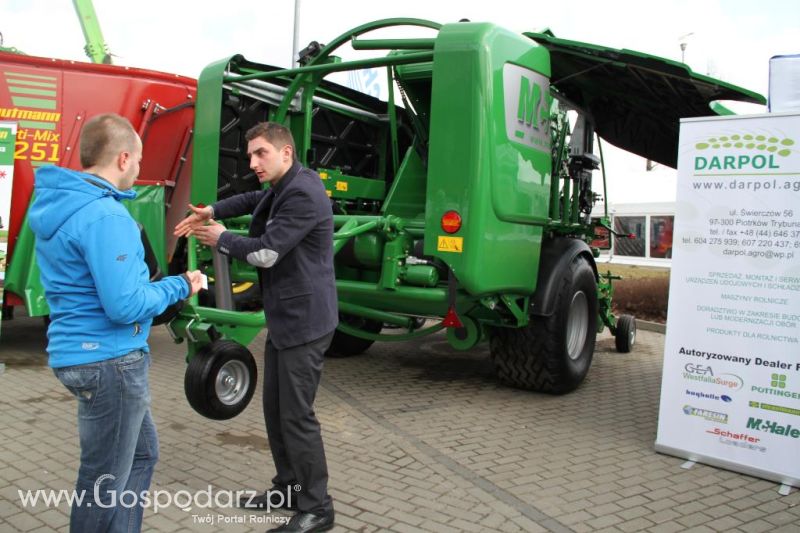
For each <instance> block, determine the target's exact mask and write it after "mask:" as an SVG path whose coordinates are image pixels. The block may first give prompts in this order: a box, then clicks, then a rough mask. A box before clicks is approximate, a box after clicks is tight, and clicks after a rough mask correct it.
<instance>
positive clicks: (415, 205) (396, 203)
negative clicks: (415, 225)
mask: <svg viewBox="0 0 800 533" xmlns="http://www.w3.org/2000/svg"><path fill="white" fill-rule="evenodd" d="M426 181H427V174H426V172H425V165H424V164H423V163H422V159H421V158H420V156H419V153H418V152H417V151H416V150H415V149H414V148H413V147H412V148H409V149H408V151H407V152H406V156H405V157H404V158H403V163H402V164H401V165H400V168H399V169H398V170H397V177H396V178H395V180H394V182H393V183H392V188H391V190H390V191H389V195H388V196H387V197H386V201H385V202H384V204H383V208H382V211H383V214H384V215H395V216H398V217H403V218H408V219H417V218H418V219H423V218H424V217H425V188H426Z"/></svg>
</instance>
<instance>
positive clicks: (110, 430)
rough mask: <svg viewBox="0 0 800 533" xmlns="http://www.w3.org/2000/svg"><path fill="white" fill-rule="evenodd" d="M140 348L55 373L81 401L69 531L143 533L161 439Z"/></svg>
mask: <svg viewBox="0 0 800 533" xmlns="http://www.w3.org/2000/svg"><path fill="white" fill-rule="evenodd" d="M149 367H150V356H149V355H148V354H146V353H144V352H142V351H140V350H136V351H133V352H131V353H129V354H127V355H124V356H122V357H117V358H115V359H109V360H106V361H100V362H98V363H91V364H87V365H75V366H68V367H63V368H55V369H53V372H54V373H55V375H56V377H58V379H59V380H60V381H61V383H63V384H64V386H65V387H67V389H69V391H70V392H71V393H72V394H74V395H75V397H76V398H77V399H78V434H79V437H80V444H81V465H80V470H79V471H78V481H77V483H76V485H75V489H76V491H77V493H78V497H80V495H81V494H82V493H83V495H84V497H83V501H82V502H81V503H80V504H79V503H78V502H77V500H76V501H75V502H73V504H72V513H71V516H70V532H72V533H79V532H80V533H94V532H106V531H107V532H114V533H116V532H132V531H136V532H138V531H141V529H142V514H143V511H144V508H143V507H142V506H141V505H140V504H141V502H142V498H141V493H142V491H147V490H148V489H149V487H150V480H151V479H152V477H153V469H154V467H155V464H156V462H157V461H158V436H157V435H156V427H155V425H154V424H153V418H152V417H151V415H150V387H149V385H148V378H147V371H148V369H149Z"/></svg>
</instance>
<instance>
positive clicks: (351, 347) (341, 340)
mask: <svg viewBox="0 0 800 533" xmlns="http://www.w3.org/2000/svg"><path fill="white" fill-rule="evenodd" d="M339 322H343V323H345V324H347V325H348V326H351V327H354V328H358V329H361V330H364V331H366V332H368V333H380V332H381V329H383V324H381V323H380V322H378V321H376V320H367V319H366V318H361V317H357V316H353V315H344V314H341V313H340V314H339ZM374 342H375V341H373V340H369V339H362V338H361V337H354V336H353V335H348V334H347V333H343V332H341V331H339V330H338V329H337V330H336V331H335V332H334V334H333V340H331V345H330V347H329V348H328V351H326V352H325V357H350V356H352V355H359V354H362V353H364V352H366V351H367V349H369V347H370V346H372V344H373V343H374Z"/></svg>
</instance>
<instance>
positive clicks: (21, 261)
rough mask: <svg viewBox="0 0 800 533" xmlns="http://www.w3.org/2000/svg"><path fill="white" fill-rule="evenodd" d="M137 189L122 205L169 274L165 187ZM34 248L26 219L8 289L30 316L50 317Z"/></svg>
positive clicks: (13, 260) (7, 271)
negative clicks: (145, 236) (135, 194)
mask: <svg viewBox="0 0 800 533" xmlns="http://www.w3.org/2000/svg"><path fill="white" fill-rule="evenodd" d="M134 189H135V190H136V193H137V197H136V199H135V200H133V201H125V202H123V204H125V207H126V208H127V209H128V211H129V212H130V213H131V215H132V216H133V218H134V219H136V220H137V221H138V222H140V223H141V224H142V225H143V226H144V228H145V231H146V232H147V237H148V239H149V240H150V245H151V246H152V248H153V253H155V255H156V258H157V259H158V264H159V267H161V271H162V272H164V273H166V272H167V264H166V252H165V234H164V188H163V187H160V186H157V185H143V186H138V185H137V186H135V187H134ZM32 201H33V198H31V202H32ZM35 246H36V237H35V236H34V234H33V232H32V231H31V228H30V226H29V225H28V217H27V216H26V217H25V219H24V220H23V222H22V228H20V232H19V237H18V238H17V243H16V245H15V248H14V257H13V258H12V261H11V262H10V264H9V265H8V269H7V270H6V280H5V289H6V290H8V291H11V292H13V293H14V294H16V295H18V296H20V297H21V298H22V299H23V300H24V301H25V308H26V309H27V311H28V315H29V316H42V315H47V314H50V308H49V307H48V306H47V301H46V300H45V295H44V287H43V286H42V283H41V281H40V280H39V265H38V263H37V262H36V251H35Z"/></svg>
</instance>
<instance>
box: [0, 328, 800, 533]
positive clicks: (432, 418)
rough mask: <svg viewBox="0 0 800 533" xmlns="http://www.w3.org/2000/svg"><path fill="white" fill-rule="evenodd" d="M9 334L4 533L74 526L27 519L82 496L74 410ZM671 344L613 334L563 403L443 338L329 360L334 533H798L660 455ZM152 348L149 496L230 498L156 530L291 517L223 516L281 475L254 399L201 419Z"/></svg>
mask: <svg viewBox="0 0 800 533" xmlns="http://www.w3.org/2000/svg"><path fill="white" fill-rule="evenodd" d="M2 338H3V340H2V347H0V361H4V362H5V363H6V369H5V373H4V374H3V375H2V376H0V429H1V430H2V448H0V531H3V532H5V531H36V532H40V531H52V530H54V529H57V530H65V528H66V525H67V524H68V508H67V506H66V505H65V504H63V503H62V504H61V506H60V507H52V506H50V507H47V506H44V505H42V504H41V503H40V504H39V505H38V506H36V507H34V508H24V507H23V505H22V503H21V501H20V497H19V495H18V490H27V489H31V490H35V489H69V488H71V486H72V483H73V481H74V477H75V471H76V467H77V457H78V450H77V438H76V428H75V420H74V418H75V401H74V400H73V399H72V398H71V397H70V396H69V394H68V393H67V392H66V390H65V389H63V388H62V387H61V385H60V384H59V383H58V381H57V380H56V379H55V377H54V376H53V375H52V372H51V371H50V370H49V369H48V368H47V367H46V365H45V359H44V356H43V352H44V350H43V340H42V339H43V329H42V327H41V322H40V321H38V320H31V319H24V318H23V319H17V320H15V321H14V322H6V323H5V324H4V325H3V337H2ZM262 342H263V338H262V337H259V338H258V339H256V341H255V342H254V343H253V345H252V347H251V348H252V349H253V351H254V353H256V354H257V355H258V358H259V359H260V357H261V345H262ZM663 342H664V337H663V335H661V334H659V333H652V332H641V333H640V337H639V345H638V349H637V351H636V352H635V353H634V354H631V355H619V354H617V353H615V352H614V351H613V340H612V339H610V338H607V337H604V338H603V339H602V340H600V341H599V345H598V351H597V353H596V355H595V362H594V365H593V367H592V370H591V372H590V374H589V377H588V379H587V381H586V382H585V383H584V385H583V386H582V387H581V388H580V389H579V390H578V391H576V392H574V393H572V394H569V395H567V396H562V397H552V396H546V395H539V394H532V393H526V392H522V391H517V390H512V389H508V388H504V387H501V386H498V385H497V384H496V383H495V381H494V379H493V377H492V369H491V366H490V362H489V360H488V353H487V351H486V349H485V348H484V349H478V350H474V351H472V352H469V353H461V352H455V351H453V350H451V349H449V348H448V347H447V344H446V342H445V340H444V337H443V336H441V335H439V336H436V337H432V338H429V339H428V340H423V341H418V342H408V343H403V344H397V345H386V344H384V345H377V346H374V347H373V348H372V349H371V350H370V351H369V352H368V353H367V354H365V355H364V356H360V357H356V358H351V359H344V360H329V361H328V362H327V363H326V368H325V375H324V378H323V385H322V387H321V390H320V392H319V396H318V400H317V413H318V416H319V418H320V419H321V421H322V424H323V430H324V439H325V444H326V449H327V454H328V460H329V466H330V471H331V472H330V473H331V482H330V492H331V494H332V495H333V497H334V499H335V502H336V512H337V525H338V527H337V528H336V531H384V530H391V531H399V532H403V531H420V530H423V531H424V530H427V531H435V532H449V531H531V532H537V531H557V532H568V531H576V532H588V531H624V532H629V531H650V532H659V533H667V532H673V531H687V530H691V531H697V532H701V531H742V532H747V533H755V532H759V531H772V532H790V531H793V532H795V531H800V506H799V505H798V503H800V492H798V491H797V490H794V491H793V492H792V494H790V495H789V496H780V495H779V494H778V493H777V488H778V487H777V485H776V484H775V483H771V482H767V481H763V480H759V479H755V478H751V477H748V476H744V475H741V474H737V473H733V472H728V471H724V470H718V469H715V468H711V467H708V466H704V465H696V466H695V467H694V468H692V469H690V470H684V469H681V467H680V465H681V464H682V463H683V462H684V461H683V460H682V459H678V458H675V457H669V456H665V455H659V454H656V453H655V452H654V451H653V442H654V440H655V434H656V418H657V414H658V413H657V409H658V397H659V387H660V382H661V354H662V350H663ZM151 344H152V347H153V350H154V353H155V355H156V356H155V358H154V363H153V367H152V370H151V382H152V389H153V391H152V395H153V411H154V416H155V419H156V423H157V424H158V426H159V434H160V438H161V461H160V463H159V464H158V466H157V470H156V474H155V478H154V483H153V487H152V490H154V491H156V490H163V491H166V492H165V493H164V494H169V495H170V497H173V496H174V497H175V498H178V494H179V493H181V492H184V495H186V494H190V493H195V492H196V491H206V492H208V489H209V485H211V491H212V494H213V495H214V496H215V497H217V498H218V501H221V502H222V503H221V504H220V506H217V507H213V508H210V509H205V508H202V509H198V508H193V509H192V510H187V511H184V510H182V509H180V508H178V507H176V506H174V505H173V506H171V507H168V508H165V509H161V510H159V512H158V513H157V514H156V513H154V512H153V511H152V510H149V511H147V512H146V515H145V530H147V531H164V532H173V531H180V532H186V531H200V532H211V531H226V532H228V531H230V532H236V531H262V530H264V529H267V528H268V527H271V525H272V523H271V522H270V520H273V521H277V520H279V519H282V518H285V517H286V516H287V515H282V514H279V513H275V514H272V515H267V514H256V513H245V512H241V511H239V510H236V509H229V508H225V501H226V500H225V494H226V493H225V492H224V491H235V490H238V489H243V488H262V489H263V488H266V484H267V481H266V480H267V479H268V478H269V476H270V475H271V473H272V470H271V459H270V457H269V451H268V450H267V441H266V439H265V437H264V429H263V420H262V416H261V399H260V393H257V394H256V397H254V399H253V402H252V403H251V404H250V406H249V407H248V409H247V410H246V411H245V412H244V413H243V414H242V415H240V416H239V417H237V418H235V419H233V420H231V421H227V422H214V421H209V420H206V419H204V418H201V417H200V416H199V415H197V414H196V413H195V412H194V411H192V409H191V408H190V407H189V405H188V404H187V402H186V400H185V399H184V396H183V372H184V362H183V349H182V346H176V345H174V344H172V342H171V340H170V339H169V337H168V336H167V335H166V333H165V331H164V330H163V328H158V330H157V331H155V332H154V334H153V337H152V341H151ZM259 367H260V362H259ZM187 491H188V492H187ZM220 494H221V495H222V499H221V500H219V495H220ZM204 502H205V500H201V504H204ZM209 519H210V520H212V522H211V523H209V522H207V521H206V522H203V520H209Z"/></svg>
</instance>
